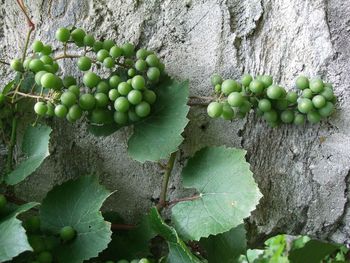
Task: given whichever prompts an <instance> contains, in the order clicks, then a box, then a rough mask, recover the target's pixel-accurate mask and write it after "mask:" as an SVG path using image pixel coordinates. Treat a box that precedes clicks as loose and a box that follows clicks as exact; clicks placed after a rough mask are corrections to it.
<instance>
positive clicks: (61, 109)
mask: <svg viewBox="0 0 350 263" xmlns="http://www.w3.org/2000/svg"><path fill="white" fill-rule="evenodd" d="M67 113H68V110H67V108H66V106H64V105H61V104H59V105H57V106H56V107H55V115H56V116H57V117H58V118H64V117H66V115H67Z"/></svg>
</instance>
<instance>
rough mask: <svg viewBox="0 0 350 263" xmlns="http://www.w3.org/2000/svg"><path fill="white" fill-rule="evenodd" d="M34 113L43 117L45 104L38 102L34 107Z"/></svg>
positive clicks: (45, 110) (45, 108)
mask: <svg viewBox="0 0 350 263" xmlns="http://www.w3.org/2000/svg"><path fill="white" fill-rule="evenodd" d="M34 111H35V113H36V114H38V115H39V116H45V114H46V112H47V106H46V104H45V103H44V102H42V101H38V102H37V103H35V105H34Z"/></svg>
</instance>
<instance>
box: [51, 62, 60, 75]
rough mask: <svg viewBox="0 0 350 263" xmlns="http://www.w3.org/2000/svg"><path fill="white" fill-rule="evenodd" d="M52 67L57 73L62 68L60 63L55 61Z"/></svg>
mask: <svg viewBox="0 0 350 263" xmlns="http://www.w3.org/2000/svg"><path fill="white" fill-rule="evenodd" d="M52 68H53V73H56V72H57V71H58V70H59V69H60V66H59V65H58V63H57V62H54V63H52Z"/></svg>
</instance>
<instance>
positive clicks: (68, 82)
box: [63, 76, 77, 88]
mask: <svg viewBox="0 0 350 263" xmlns="http://www.w3.org/2000/svg"><path fill="white" fill-rule="evenodd" d="M73 85H77V81H76V79H75V78H74V77H73V76H65V77H64V78H63V86H64V87H65V88H68V87H70V86H73Z"/></svg>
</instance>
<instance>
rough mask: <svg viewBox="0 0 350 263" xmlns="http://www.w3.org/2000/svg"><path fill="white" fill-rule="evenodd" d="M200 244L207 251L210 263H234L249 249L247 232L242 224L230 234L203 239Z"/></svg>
mask: <svg viewBox="0 0 350 263" xmlns="http://www.w3.org/2000/svg"><path fill="white" fill-rule="evenodd" d="M200 244H201V245H202V246H203V247H204V248H205V250H206V251H207V255H208V257H207V259H208V261H209V263H216V262H225V263H234V262H237V261H238V258H239V256H240V255H242V254H245V252H246V249H247V241H246V231H245V228H244V224H241V225H239V226H237V227H235V228H233V229H231V230H230V231H228V232H225V233H222V234H218V235H216V236H209V237H208V238H202V239H201V240H200Z"/></svg>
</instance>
